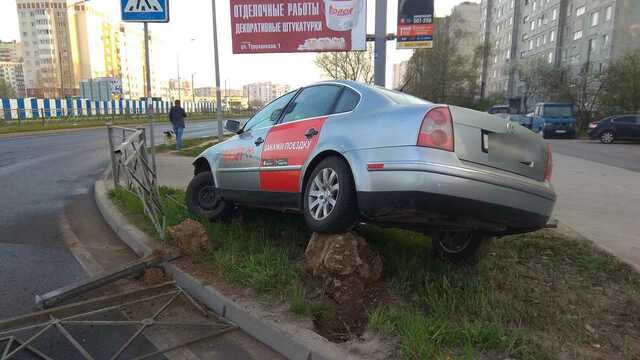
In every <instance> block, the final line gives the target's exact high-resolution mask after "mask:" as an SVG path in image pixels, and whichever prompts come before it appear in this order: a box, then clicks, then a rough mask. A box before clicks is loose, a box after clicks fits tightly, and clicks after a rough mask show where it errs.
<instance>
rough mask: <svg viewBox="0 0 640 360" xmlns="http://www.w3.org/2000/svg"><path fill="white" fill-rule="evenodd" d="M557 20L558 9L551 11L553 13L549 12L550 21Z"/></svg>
mask: <svg viewBox="0 0 640 360" xmlns="http://www.w3.org/2000/svg"><path fill="white" fill-rule="evenodd" d="M557 18H558V9H553V12H551V19H552V20H555V19H557Z"/></svg>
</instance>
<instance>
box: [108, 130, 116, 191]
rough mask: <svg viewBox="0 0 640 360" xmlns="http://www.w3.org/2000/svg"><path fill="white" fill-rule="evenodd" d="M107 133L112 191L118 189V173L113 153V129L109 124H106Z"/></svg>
mask: <svg viewBox="0 0 640 360" xmlns="http://www.w3.org/2000/svg"><path fill="white" fill-rule="evenodd" d="M107 133H108V135H109V155H110V156H111V172H112V174H111V177H112V178H113V186H114V189H115V188H117V187H118V173H117V167H116V155H115V153H114V152H113V151H114V148H113V128H112V127H111V124H107Z"/></svg>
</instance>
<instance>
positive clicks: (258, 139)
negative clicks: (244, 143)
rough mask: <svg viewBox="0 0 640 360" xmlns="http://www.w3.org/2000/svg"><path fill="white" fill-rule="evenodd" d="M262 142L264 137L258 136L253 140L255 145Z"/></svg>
mask: <svg viewBox="0 0 640 360" xmlns="http://www.w3.org/2000/svg"><path fill="white" fill-rule="evenodd" d="M263 142H264V139H263V138H261V137H259V138H257V139H256V141H255V142H254V144H256V146H260V144H262V143H263Z"/></svg>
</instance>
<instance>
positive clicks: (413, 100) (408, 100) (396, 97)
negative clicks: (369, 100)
mask: <svg viewBox="0 0 640 360" xmlns="http://www.w3.org/2000/svg"><path fill="white" fill-rule="evenodd" d="M373 89H375V90H376V91H377V92H378V93H380V94H382V95H384V96H385V97H387V98H388V99H390V100H391V101H393V102H394V103H396V104H400V105H415V104H428V103H429V102H428V101H426V100H423V99H420V98H417V97H415V96H411V95H408V94H405V93H402V92H399V91H394V90H389V89H385V88H383V87H380V86H374V87H373Z"/></svg>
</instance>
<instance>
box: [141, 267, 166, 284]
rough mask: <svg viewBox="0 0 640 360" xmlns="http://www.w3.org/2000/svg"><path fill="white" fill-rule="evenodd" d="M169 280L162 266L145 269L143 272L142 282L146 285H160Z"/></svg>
mask: <svg viewBox="0 0 640 360" xmlns="http://www.w3.org/2000/svg"><path fill="white" fill-rule="evenodd" d="M165 281H167V277H166V276H165V274H164V270H162V269H161V268H150V269H145V271H144V273H143V274H142V283H143V284H144V286H153V285H159V284H162V283H163V282H165Z"/></svg>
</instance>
